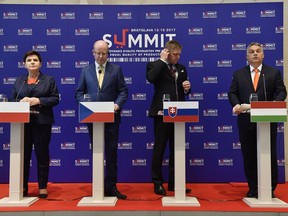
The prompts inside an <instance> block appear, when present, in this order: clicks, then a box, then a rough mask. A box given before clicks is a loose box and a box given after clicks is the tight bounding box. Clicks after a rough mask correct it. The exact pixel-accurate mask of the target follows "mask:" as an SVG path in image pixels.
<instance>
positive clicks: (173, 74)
mask: <svg viewBox="0 0 288 216" xmlns="http://www.w3.org/2000/svg"><path fill="white" fill-rule="evenodd" d="M169 70H170V73H171V76H172V77H173V78H174V79H175V73H176V69H175V68H174V67H173V64H169Z"/></svg>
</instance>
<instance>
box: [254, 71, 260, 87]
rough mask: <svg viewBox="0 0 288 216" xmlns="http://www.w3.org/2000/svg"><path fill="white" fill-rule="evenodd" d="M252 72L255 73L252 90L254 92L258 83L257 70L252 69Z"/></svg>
mask: <svg viewBox="0 0 288 216" xmlns="http://www.w3.org/2000/svg"><path fill="white" fill-rule="evenodd" d="M253 71H254V72H255V75H254V81H253V86H254V90H255V91H256V89H257V85H258V81H259V73H258V68H254V69H253Z"/></svg>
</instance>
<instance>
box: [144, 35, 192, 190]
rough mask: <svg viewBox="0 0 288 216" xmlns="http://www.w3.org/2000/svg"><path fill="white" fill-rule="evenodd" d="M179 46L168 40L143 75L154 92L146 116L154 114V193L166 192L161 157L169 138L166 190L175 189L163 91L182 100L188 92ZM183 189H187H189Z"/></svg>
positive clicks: (171, 126)
mask: <svg viewBox="0 0 288 216" xmlns="http://www.w3.org/2000/svg"><path fill="white" fill-rule="evenodd" d="M181 51H182V46H181V44H180V43H179V42H177V41H175V40H171V41H168V42H167V43H166V45H165V48H164V49H163V50H162V52H161V53H160V59H158V60H157V61H154V62H149V63H148V64H147V68H146V78H147V80H148V81H149V82H150V83H153V84H154V96H153V100H152V103H151V107H150V110H149V117H152V118H154V138H155V140H154V148H153V156H152V167H151V174H152V182H153V184H154V193H156V194H159V195H166V190H165V189H164V188H163V185H162V184H163V183H164V179H163V175H162V161H163V155H164V152H165V148H166V145H167V142H168V141H169V150H170V155H169V180H168V190H169V191H174V123H164V122H163V101H162V99H163V95H164V94H165V95H169V96H170V100H171V101H185V95H187V94H189V93H190V82H189V81H188V80H187V70H186V67H185V66H184V65H181V64H179V63H178V61H179V59H180V55H181ZM190 191H191V190H190V189H186V192H190Z"/></svg>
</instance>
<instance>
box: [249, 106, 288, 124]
mask: <svg viewBox="0 0 288 216" xmlns="http://www.w3.org/2000/svg"><path fill="white" fill-rule="evenodd" d="M250 115H251V122H286V121H287V108H286V102H285V101H253V102H251V112H250Z"/></svg>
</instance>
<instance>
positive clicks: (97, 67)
mask: <svg viewBox="0 0 288 216" xmlns="http://www.w3.org/2000/svg"><path fill="white" fill-rule="evenodd" d="M106 64H107V61H106V62H105V63H104V64H103V65H102V66H103V67H104V69H105V68H106ZM95 67H96V69H99V67H100V64H98V63H97V62H96V61H95Z"/></svg>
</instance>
